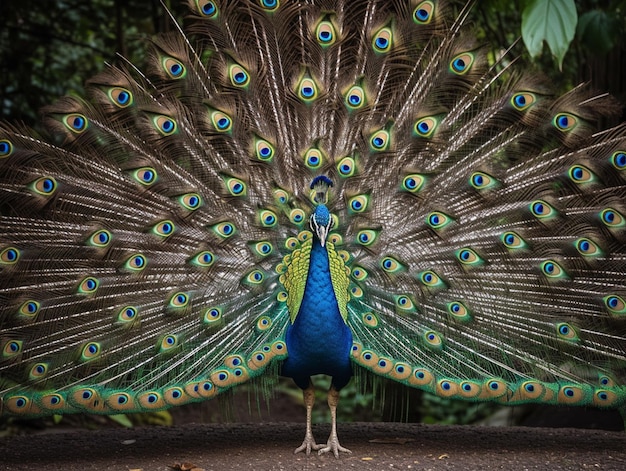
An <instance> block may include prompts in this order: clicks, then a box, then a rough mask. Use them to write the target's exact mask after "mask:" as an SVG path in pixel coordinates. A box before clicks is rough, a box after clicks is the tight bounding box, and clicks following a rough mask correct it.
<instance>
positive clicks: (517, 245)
mask: <svg viewBox="0 0 626 471" xmlns="http://www.w3.org/2000/svg"><path fill="white" fill-rule="evenodd" d="M500 240H501V241H502V243H503V244H504V245H505V246H506V247H507V248H509V249H525V248H527V247H528V245H527V244H526V241H525V240H524V239H522V237H520V235H519V234H517V233H516V232H512V231H509V232H505V233H504V234H502V235H501V236H500Z"/></svg>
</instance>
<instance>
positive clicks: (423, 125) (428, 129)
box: [413, 116, 439, 137]
mask: <svg viewBox="0 0 626 471" xmlns="http://www.w3.org/2000/svg"><path fill="white" fill-rule="evenodd" d="M438 126H439V119H437V118H436V117H434V116H426V117H425V118H421V119H419V120H417V121H416V123H415V125H414V126H413V133H414V135H415V136H419V137H431V136H432V135H433V133H434V132H435V130H436V129H437V127H438Z"/></svg>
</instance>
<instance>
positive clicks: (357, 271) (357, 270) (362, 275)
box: [351, 265, 369, 281]
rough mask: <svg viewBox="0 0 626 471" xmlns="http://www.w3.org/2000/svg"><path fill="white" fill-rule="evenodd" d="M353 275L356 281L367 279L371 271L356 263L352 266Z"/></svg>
mask: <svg viewBox="0 0 626 471" xmlns="http://www.w3.org/2000/svg"><path fill="white" fill-rule="evenodd" d="M351 275H352V278H354V279H355V280H356V281H363V280H366V279H367V277H368V276H369V273H368V272H367V270H365V268H363V267H360V266H358V265H355V266H353V267H352V271H351Z"/></svg>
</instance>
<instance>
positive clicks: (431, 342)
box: [423, 330, 443, 349]
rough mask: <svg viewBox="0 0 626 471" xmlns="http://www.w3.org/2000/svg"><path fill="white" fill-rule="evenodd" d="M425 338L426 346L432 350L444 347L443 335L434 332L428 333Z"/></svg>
mask: <svg viewBox="0 0 626 471" xmlns="http://www.w3.org/2000/svg"><path fill="white" fill-rule="evenodd" d="M423 338H424V340H425V341H426V344H427V345H428V346H429V347H431V348H434V349H441V348H442V347H443V340H442V337H441V335H440V334H438V333H437V332H435V331H434V330H429V331H426V332H425V333H424V337H423Z"/></svg>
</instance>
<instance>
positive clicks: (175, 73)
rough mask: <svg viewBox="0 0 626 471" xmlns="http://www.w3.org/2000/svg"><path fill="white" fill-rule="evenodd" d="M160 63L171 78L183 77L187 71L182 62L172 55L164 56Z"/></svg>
mask: <svg viewBox="0 0 626 471" xmlns="http://www.w3.org/2000/svg"><path fill="white" fill-rule="evenodd" d="M161 64H162V65H163V70H165V73H166V74H167V75H168V77H169V78H171V79H180V78H183V77H184V76H185V74H186V73H187V70H186V69H185V66H184V65H183V63H182V62H181V61H179V60H177V59H174V58H173V57H164V58H163V60H162V62H161Z"/></svg>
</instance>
